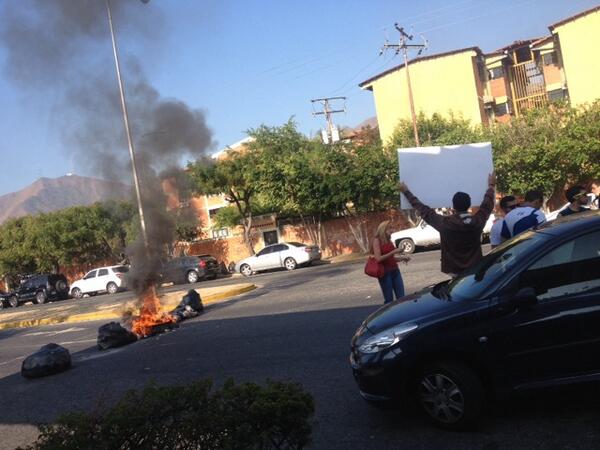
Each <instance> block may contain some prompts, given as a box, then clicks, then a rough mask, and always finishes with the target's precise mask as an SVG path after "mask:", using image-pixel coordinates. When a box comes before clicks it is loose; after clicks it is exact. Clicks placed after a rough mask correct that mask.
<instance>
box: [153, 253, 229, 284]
mask: <svg viewBox="0 0 600 450" xmlns="http://www.w3.org/2000/svg"><path fill="white" fill-rule="evenodd" d="M219 271H220V268H219V263H218V261H217V259H216V258H215V257H214V256H211V255H198V256H181V257H178V258H173V259H171V260H169V261H167V262H166V263H164V264H163V267H162V270H161V282H162V283H169V282H173V283H175V284H180V283H197V282H198V281H200V280H214V279H215V278H217V276H218V275H219Z"/></svg>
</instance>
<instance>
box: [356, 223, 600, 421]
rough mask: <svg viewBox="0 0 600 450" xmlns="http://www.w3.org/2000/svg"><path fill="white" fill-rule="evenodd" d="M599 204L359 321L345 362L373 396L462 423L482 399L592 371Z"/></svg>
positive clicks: (598, 349)
mask: <svg viewBox="0 0 600 450" xmlns="http://www.w3.org/2000/svg"><path fill="white" fill-rule="evenodd" d="M598 323H600V211H592V212H586V213H581V214H578V215H574V216H570V217H565V218H560V219H557V220H555V221H553V222H549V223H547V224H545V225H543V226H541V227H540V228H538V229H537V230H530V231H526V232H524V233H522V234H519V235H518V236H516V237H514V238H512V239H510V240H508V241H506V242H504V243H503V244H502V245H500V246H498V247H496V248H495V249H494V250H492V252H491V253H489V254H488V255H486V256H485V257H484V258H483V259H482V260H481V261H480V262H479V263H478V264H476V265H475V266H473V267H472V268H471V269H469V270H467V271H465V272H463V273H462V274H461V275H459V276H458V277H456V278H454V279H452V280H447V281H443V282H441V283H438V284H436V285H434V286H431V287H429V288H426V289H424V290H423V291H421V292H418V293H415V294H412V295H408V296H406V297H404V298H402V299H400V300H398V301H396V302H393V303H390V304H388V305H386V306H384V307H382V308H380V309H379V310H377V311H376V312H374V313H373V314H371V315H370V316H369V317H367V319H366V320H365V321H364V322H363V323H362V325H361V326H360V327H359V328H358V330H357V331H356V333H355V335H354V337H353V338H352V341H351V354H350V364H351V366H352V371H353V373H354V377H355V379H356V382H357V383H358V387H359V389H360V392H361V394H362V395H363V397H364V398H366V399H368V400H372V401H379V400H389V399H398V398H399V397H400V398H401V397H402V396H407V395H411V394H412V395H414V396H415V397H416V399H417V401H418V403H419V404H420V406H421V408H422V409H423V411H424V412H425V413H426V415H427V416H428V417H429V418H430V419H431V420H433V421H434V422H435V423H436V424H438V425H440V426H442V427H446V428H450V429H460V428H464V427H468V426H469V425H471V424H473V423H474V422H475V421H476V420H477V419H478V417H480V415H481V413H482V411H483V407H484V404H485V401H486V398H488V396H494V395H495V396H499V397H502V396H503V395H504V394H508V393H510V392H517V391H524V390H526V389H537V388H542V387H548V386H556V385H562V384H570V383H578V382H585V381H592V380H600V327H599V326H598Z"/></svg>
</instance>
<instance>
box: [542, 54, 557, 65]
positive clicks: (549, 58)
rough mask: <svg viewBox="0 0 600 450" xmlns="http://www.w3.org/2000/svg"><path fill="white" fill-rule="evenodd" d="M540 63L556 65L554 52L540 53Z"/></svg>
mask: <svg viewBox="0 0 600 450" xmlns="http://www.w3.org/2000/svg"><path fill="white" fill-rule="evenodd" d="M542 64H543V65H545V66H551V65H556V52H550V53H544V54H543V55H542Z"/></svg>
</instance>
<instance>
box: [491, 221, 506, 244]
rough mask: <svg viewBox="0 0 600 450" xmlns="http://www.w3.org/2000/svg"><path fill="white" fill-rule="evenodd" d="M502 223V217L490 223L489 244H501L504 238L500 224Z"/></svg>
mask: <svg viewBox="0 0 600 450" xmlns="http://www.w3.org/2000/svg"><path fill="white" fill-rule="evenodd" d="M503 223H504V219H503V218H500V219H497V220H495V221H494V224H493V225H492V229H491V230H490V244H492V246H494V247H496V246H497V245H500V244H502V243H503V242H504V241H505V240H506V238H504V237H502V224H503Z"/></svg>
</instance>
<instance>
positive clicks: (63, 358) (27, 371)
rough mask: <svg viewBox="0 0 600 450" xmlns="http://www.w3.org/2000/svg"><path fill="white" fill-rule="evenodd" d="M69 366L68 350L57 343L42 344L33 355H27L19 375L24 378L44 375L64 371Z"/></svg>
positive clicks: (69, 356) (69, 355)
mask: <svg viewBox="0 0 600 450" xmlns="http://www.w3.org/2000/svg"><path fill="white" fill-rule="evenodd" d="M69 367H71V354H70V353H69V350H67V349H66V348H64V347H61V346H60V345H58V344H47V345H44V346H43V347H42V348H40V350H39V351H38V352H36V353H34V354H33V355H29V356H28V357H27V358H25V360H24V361H23V364H22V365H21V375H23V376H24V377H25V378H38V377H45V376H46V375H53V374H55V373H59V372H64V371H65V370H67V369H68V368H69Z"/></svg>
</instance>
